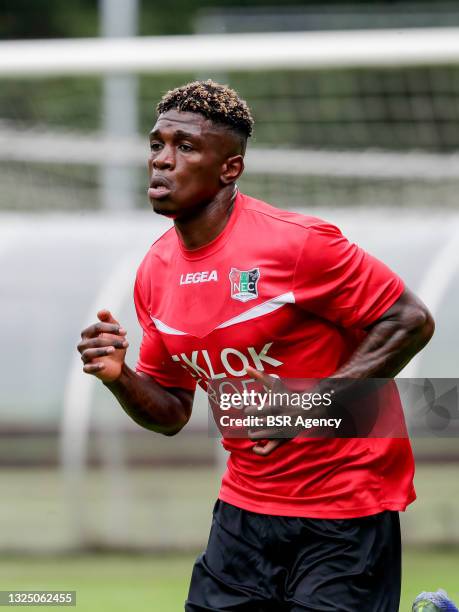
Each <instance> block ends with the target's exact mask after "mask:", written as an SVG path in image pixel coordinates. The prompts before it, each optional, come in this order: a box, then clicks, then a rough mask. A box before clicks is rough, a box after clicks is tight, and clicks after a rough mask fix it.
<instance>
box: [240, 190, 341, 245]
mask: <svg viewBox="0 0 459 612" xmlns="http://www.w3.org/2000/svg"><path fill="white" fill-rule="evenodd" d="M241 195H242V198H243V206H242V214H243V215H244V216H245V218H246V220H249V217H251V219H250V221H251V222H253V221H255V220H256V221H258V222H259V223H264V224H265V225H267V226H273V229H278V230H281V231H283V232H292V233H297V234H300V235H301V236H303V237H304V238H306V237H307V236H308V235H309V234H310V233H312V234H314V235H316V234H317V235H319V236H320V235H323V236H324V237H326V236H333V235H335V236H342V234H341V231H340V229H339V228H338V227H337V226H336V225H334V224H333V223H330V222H329V221H326V220H324V219H321V218H320V217H314V216H311V215H304V214H302V213H299V212H293V211H289V210H283V209H280V208H277V207H276V206H273V205H271V204H268V203H267V202H263V201H262V200H257V199H256V198H252V197H250V196H247V195H244V194H241Z"/></svg>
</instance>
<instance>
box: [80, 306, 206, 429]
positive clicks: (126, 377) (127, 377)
mask: <svg viewBox="0 0 459 612" xmlns="http://www.w3.org/2000/svg"><path fill="white" fill-rule="evenodd" d="M97 316H98V318H99V322H98V323H94V324H93V325H90V326H89V327H88V328H86V329H85V330H83V332H82V334H81V342H80V343H79V344H78V351H79V352H80V353H81V359H82V361H83V364H84V365H83V371H84V372H86V374H91V375H93V376H95V377H96V378H99V379H100V380H101V381H102V382H103V383H104V385H105V386H106V387H107V388H108V389H110V391H111V392H112V393H113V395H114V396H115V397H116V398H117V400H118V401H119V403H120V404H121V406H122V407H123V409H124V410H125V412H126V413H127V414H128V415H129V416H130V417H131V419H133V420H134V421H135V422H136V423H137V424H138V425H140V426H141V427H145V429H150V430H152V431H156V432H158V433H162V434H164V435H166V436H173V435H174V434H176V433H178V432H179V431H180V430H181V429H182V427H184V426H185V425H186V423H187V422H188V420H189V418H190V416H191V410H192V406H193V396H194V392H192V391H188V390H186V389H182V388H179V387H173V388H170V387H163V386H162V385H160V384H159V383H157V382H156V381H155V380H154V379H153V378H151V376H148V375H147V374H144V373H142V372H139V373H136V372H134V371H133V370H131V369H130V368H129V367H128V366H127V365H126V363H125V361H124V358H125V355H126V350H127V347H128V342H127V340H126V330H124V329H123V328H122V327H120V324H119V323H118V321H117V320H116V319H114V318H113V316H112V315H111V313H110V312H109V311H108V310H101V311H99V312H98V313H97Z"/></svg>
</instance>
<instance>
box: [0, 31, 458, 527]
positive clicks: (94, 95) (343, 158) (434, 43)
mask: <svg viewBox="0 0 459 612" xmlns="http://www.w3.org/2000/svg"><path fill="white" fill-rule="evenodd" d="M106 75H131V76H132V77H133V78H135V79H138V81H139V82H138V87H139V110H138V112H139V117H138V125H139V134H138V135H135V136H133V137H129V138H123V137H122V136H117V137H114V136H110V135H107V134H104V133H102V131H101V125H102V121H101V117H100V114H101V105H100V97H101V87H100V83H101V79H102V78H103V77H104V76H106ZM208 77H210V78H215V79H216V80H220V81H224V82H228V83H229V84H230V85H231V86H234V87H235V88H236V89H237V90H238V91H239V93H240V94H241V95H242V96H243V97H244V98H246V99H247V101H248V102H249V105H250V106H251V107H252V108H253V110H254V114H255V119H256V126H255V130H256V131H255V139H254V142H253V143H252V145H251V147H250V149H249V152H248V155H247V168H246V176H245V178H244V179H243V181H241V188H243V189H244V190H247V191H248V192H250V193H251V195H255V196H259V197H262V198H264V199H267V200H268V201H269V200H271V201H274V203H277V204H279V205H285V206H295V205H299V206H301V205H304V204H306V203H308V204H309V205H310V206H311V207H312V209H313V210H314V207H321V206H337V207H342V208H346V207H350V206H354V205H355V204H357V205H361V206H367V205H368V206H372V207H375V208H379V209H382V208H384V207H390V206H393V207H397V209H399V208H400V207H404V208H406V209H410V208H416V207H418V206H419V205H423V206H431V205H437V206H441V207H443V208H448V207H450V208H451V207H454V206H455V205H456V203H457V193H458V188H459V153H458V151H459V110H458V109H459V29H456V28H442V29H426V30H415V29H413V30H383V31H351V32H311V33H288V34H286V33H278V34H226V35H196V36H176V37H156V38H133V39H97V40H95V39H94V40H92V39H91V40H87V39H78V40H55V41H53V40H49V41H29V42H19V41H9V42H0V180H1V181H2V185H3V188H2V193H1V194H0V212H1V211H9V212H13V213H18V212H21V213H22V212H34V213H35V212H37V211H38V210H40V211H54V212H60V213H63V212H65V213H71V214H78V213H79V212H80V211H81V210H87V211H90V212H91V211H98V210H100V209H101V208H102V206H101V193H100V191H101V186H100V170H101V169H102V168H104V167H105V166H107V165H112V166H115V167H116V166H119V167H129V168H131V169H132V172H133V173H135V176H136V177H138V180H137V181H136V184H138V187H136V189H135V192H134V193H133V194H132V206H133V210H132V211H131V212H132V213H133V214H135V213H136V212H137V211H140V209H141V207H142V206H143V205H144V204H145V202H146V196H145V185H146V178H145V170H144V167H145V160H146V155H147V139H146V136H144V133H145V134H146V132H147V130H148V129H149V127H151V125H149V124H148V121H149V120H151V121H152V120H153V115H154V112H153V103H154V101H155V100H157V99H158V98H159V97H160V95H161V94H162V93H163V92H164V90H166V89H168V88H170V87H172V86H176V85H179V84H182V83H183V82H185V80H191V79H192V78H208ZM313 214H314V213H313ZM451 231H452V233H451V239H450V241H449V242H448V243H447V244H445V247H444V249H443V250H442V251H441V253H440V254H439V257H440V259H441V261H440V259H439V260H438V261H437V260H436V261H435V262H434V264H433V267H432V270H431V274H430V275H427V276H428V278H427V280H426V281H425V283H424V285H425V287H424V288H425V291H427V292H431V291H432V283H435V281H436V280H437V279H438V270H439V268H441V270H442V274H441V277H442V281H441V282H442V283H443V284H442V289H441V290H442V291H443V292H444V291H445V289H446V287H447V285H448V284H449V283H450V282H451V280H452V278H453V275H454V272H455V268H454V269H453V267H452V264H451V265H450V268H448V271H447V272H445V261H446V263H448V262H450V261H451V258H452V261H453V262H454V261H457V260H459V257H458V255H459V240H458V236H459V232H456V230H454V228H452V230H451ZM0 246H1V245H0ZM136 257H137V253H135V254H133V253H127V254H125V255H124V256H123V258H121V259H120V261H119V262H118V263H117V265H116V266H115V267H114V270H115V271H114V273H113V277H112V278H111V279H110V280H109V282H108V283H107V286H106V287H105V288H104V291H105V293H104V297H106V296H107V295H108V296H109V297H110V299H111V301H112V302H114V303H117V304H119V305H121V304H122V303H123V302H125V301H126V300H128V299H129V295H130V291H131V286H130V283H128V282H126V279H127V278H128V276H129V271H130V269H131V267H132V265H134V264H132V261H133V260H134V259H135V258H136ZM455 258H457V259H455ZM454 265H455V264H454ZM442 295H443V293H442ZM86 316H87V313H85V312H82V321H81V327H83V326H84V323H86V320H85V319H86ZM80 371H81V364H80V362H79V360H78V357H77V356H76V355H75V356H74V358H73V361H72V364H71V368H70V370H69V371H68V373H67V386H66V389H65V390H63V396H64V398H65V407H64V418H63V421H62V424H63V426H62V438H61V449H62V451H61V452H62V458H63V463H64V467H65V469H66V471H67V482H68V483H70V488H71V490H72V495H73V496H72V501H71V503H72V505H73V512H74V519H75V520H74V528H75V530H76V532H75V533H76V537H77V539H78V538H83V537H84V534H83V532H84V526H82V523H84V518H85V517H84V502H83V501H82V500H81V499H79V486H80V485H79V479H81V476H82V474H84V466H85V460H86V458H85V450H86V445H87V440H88V431H89V416H90V407H91V402H92V381H90V380H89V378H88V379H87V380H85V381H84V382H83V381H81V379H82V375H80ZM77 397H78V399H77ZM115 464H116V458H115V459H114V465H115Z"/></svg>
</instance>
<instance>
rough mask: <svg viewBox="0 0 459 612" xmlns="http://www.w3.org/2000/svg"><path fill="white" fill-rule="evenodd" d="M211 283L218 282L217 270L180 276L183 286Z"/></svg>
mask: <svg viewBox="0 0 459 612" xmlns="http://www.w3.org/2000/svg"><path fill="white" fill-rule="evenodd" d="M209 281H218V274H217V270H210V271H207V270H204V272H188V274H180V284H181V285H191V284H194V283H208V282H209Z"/></svg>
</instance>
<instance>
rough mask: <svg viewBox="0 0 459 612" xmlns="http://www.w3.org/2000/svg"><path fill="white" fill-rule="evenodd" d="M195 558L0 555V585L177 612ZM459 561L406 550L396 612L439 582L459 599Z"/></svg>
mask: <svg viewBox="0 0 459 612" xmlns="http://www.w3.org/2000/svg"><path fill="white" fill-rule="evenodd" d="M193 561H194V557H193V556H191V555H181V556H169V555H165V556H163V557H158V556H115V555H82V556H78V557H56V558H48V557H36V558H34V557H24V558H22V557H13V558H9V559H7V558H0V590H15V589H16V590H18V589H24V590H34V589H37V590H51V589H56V590H67V589H68V590H76V591H77V609H78V610H80V611H82V612H83V611H84V612H100V611H101V610H110V611H111V612H125V611H126V610H135V611H136V612H144V611H145V612H147V611H148V612H152V611H154V612H176V611H179V610H183V601H184V599H185V596H186V591H187V586H188V580H189V576H190V573H191V568H192V564H193ZM458 561H459V551H454V550H451V551H443V552H442V551H428V550H427V551H425V550H413V549H411V550H407V551H406V552H405V556H404V576H403V597H402V604H401V607H400V611H401V612H409V611H410V610H411V602H412V601H413V599H414V597H415V596H416V595H417V594H418V593H419V592H420V591H422V590H436V589H437V588H438V587H442V588H445V589H446V590H448V591H449V593H450V595H451V596H452V597H454V598H456V600H457V601H459V581H458ZM40 609H43V610H48V609H50V610H51V609H54V610H55V609H56V607H50V606H43V607H40Z"/></svg>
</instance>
